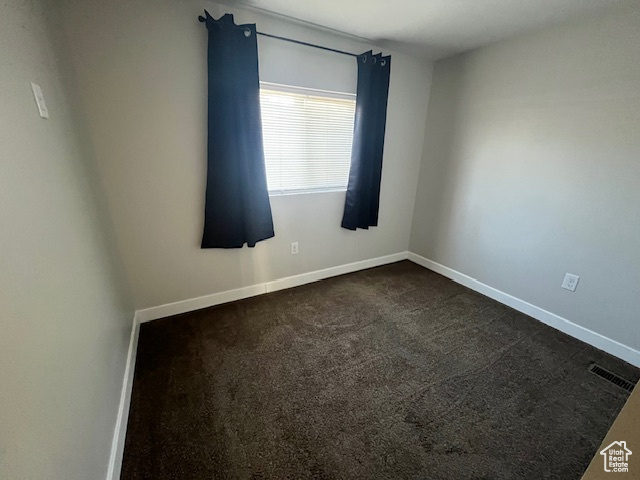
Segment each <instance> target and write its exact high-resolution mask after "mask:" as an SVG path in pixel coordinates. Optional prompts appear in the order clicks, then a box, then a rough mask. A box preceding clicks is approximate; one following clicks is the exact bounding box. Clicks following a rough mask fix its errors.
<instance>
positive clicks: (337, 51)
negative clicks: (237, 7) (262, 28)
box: [198, 16, 358, 57]
mask: <svg viewBox="0 0 640 480" xmlns="http://www.w3.org/2000/svg"><path fill="white" fill-rule="evenodd" d="M198 20H200V22H201V23H204V22H206V21H207V19H206V18H204V17H203V16H199V17H198ZM238 26H240V25H238ZM256 33H257V34H258V35H262V36H263V37H269V38H275V39H276V40H282V41H284V42H290V43H296V44H298V45H304V46H305V47H313V48H319V49H320V50H326V51H327V52H333V53H339V54H341V55H349V56H350V57H357V56H358V54H356V53H351V52H345V51H344V50H337V49H335V48H330V47H324V46H322V45H316V44H315V43H308V42H303V41H302V40H296V39H294V38H288V37H281V36H279V35H272V34H271V33H264V32H258V31H257V30H256Z"/></svg>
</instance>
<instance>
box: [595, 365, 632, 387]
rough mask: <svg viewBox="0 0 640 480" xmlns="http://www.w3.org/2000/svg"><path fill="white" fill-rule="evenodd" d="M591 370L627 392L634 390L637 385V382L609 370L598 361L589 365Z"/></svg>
mask: <svg viewBox="0 0 640 480" xmlns="http://www.w3.org/2000/svg"><path fill="white" fill-rule="evenodd" d="M589 371H590V372H591V373H595V374H596V375H598V376H599V377H602V378H604V379H605V380H607V381H609V382H611V383H613V384H614V385H617V386H619V387H620V388H624V389H625V390H626V391H627V392H631V391H632V390H633V387H635V386H636V384H635V383H633V382H630V381H629V380H625V379H624V378H622V377H619V376H618V375H616V374H615V373H611V372H610V371H609V370H607V369H606V368H602V367H601V366H600V365H598V364H596V363H592V364H591V365H589Z"/></svg>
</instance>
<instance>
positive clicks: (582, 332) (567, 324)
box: [407, 252, 640, 367]
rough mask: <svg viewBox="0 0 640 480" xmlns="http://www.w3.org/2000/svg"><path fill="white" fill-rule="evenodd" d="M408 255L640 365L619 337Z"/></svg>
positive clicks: (637, 356)
mask: <svg viewBox="0 0 640 480" xmlns="http://www.w3.org/2000/svg"><path fill="white" fill-rule="evenodd" d="M407 258H408V259H409V260H411V261H412V262H414V263H417V264H418V265H420V266H422V267H425V268H427V269H429V270H433V271H434V272H436V273H439V274H441V275H443V276H445V277H447V278H450V279H451V280H453V281H454V282H456V283H459V284H461V285H464V286H465V287H468V288H470V289H471V290H475V291H476V292H478V293H481V294H483V295H486V296H487V297H489V298H492V299H494V300H497V301H498V302H500V303H502V304H504V305H507V306H509V307H511V308H513V309H515V310H518V311H519V312H522V313H524V314H526V315H529V316H530V317H533V318H535V319H536V320H539V321H540V322H542V323H544V324H546V325H549V326H550V327H553V328H555V329H556V330H560V331H561V332H563V333H566V334H567V335H570V336H572V337H574V338H577V339H578V340H582V341H583V342H585V343H588V344H589V345H592V346H594V347H596V348H597V349H599V350H602V351H605V352H607V353H609V354H611V355H613V356H615V357H618V358H620V359H622V360H624V361H626V362H628V363H630V364H631V365H634V366H636V367H640V352H639V351H638V350H635V349H633V348H631V347H628V346H627V345H623V344H622V343H620V342H617V341H616V340H612V339H610V338H608V337H605V336H604V335H601V334H599V333H597V332H594V331H592V330H589V329H588V328H584V327H581V326H580V325H577V324H575V323H573V322H571V321H570V320H567V319H566V318H563V317H561V316H559V315H556V314H555V313H551V312H549V311H547V310H545V309H543V308H540V307H536V306H535V305H532V304H531V303H529V302H525V301H524V300H521V299H519V298H516V297H514V296H512V295H509V294H508V293H505V292H502V291H500V290H498V289H495V288H493V287H490V286H489V285H486V284H484V283H482V282H480V281H478V280H476V279H475V278H472V277H470V276H468V275H465V274H464V273H461V272H458V271H457V270H454V269H452V268H449V267H445V266H444V265H442V264H440V263H437V262H434V261H433V260H429V259H428V258H425V257H422V256H420V255H417V254H415V253H412V252H409V253H408V256H407Z"/></svg>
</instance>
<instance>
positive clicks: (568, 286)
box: [562, 273, 580, 292]
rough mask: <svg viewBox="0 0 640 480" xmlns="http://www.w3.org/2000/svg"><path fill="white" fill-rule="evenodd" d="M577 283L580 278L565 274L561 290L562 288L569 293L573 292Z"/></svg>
mask: <svg viewBox="0 0 640 480" xmlns="http://www.w3.org/2000/svg"><path fill="white" fill-rule="evenodd" d="M579 281H580V277H579V276H578V275H574V274H573V273H567V274H565V276H564V280H563V281H562V288H564V289H565V290H569V291H570V292H575V291H576V287H577V286H578V282H579Z"/></svg>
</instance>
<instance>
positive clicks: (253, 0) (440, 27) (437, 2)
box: [232, 0, 637, 60]
mask: <svg viewBox="0 0 640 480" xmlns="http://www.w3.org/2000/svg"><path fill="white" fill-rule="evenodd" d="M625 1H627V0H393V1H392V0H236V1H233V2H232V3H236V4H238V3H241V4H244V5H249V6H252V7H255V8H259V9H260V10H264V11H267V12H271V13H275V14H278V15H284V16H287V17H291V18H294V19H297V20H301V21H304V22H308V23H312V24H315V25H318V26H322V27H325V28H330V29H333V30H338V31H340V32H343V33H348V34H351V35H355V36H358V37H362V38H366V39H368V40H371V41H373V42H374V43H378V44H381V45H387V46H393V47H395V48H397V49H399V50H404V51H409V52H411V53H413V54H417V55H420V56H423V57H425V58H429V59H432V60H435V59H439V58H444V57H447V56H450V55H453V54H456V53H460V52H463V51H465V50H471V49H473V48H477V47H481V46H483V45H488V44H490V43H493V42H495V41H498V40H501V39H504V38H507V37H509V36H512V35H516V34H518V33H522V32H526V31H530V30H535V29H540V28H543V27H545V26H548V25H552V24H554V23H558V22H561V21H563V20H566V19H568V18H571V17H576V16H580V15H588V14H590V13H594V12H596V11H598V10H602V9H604V8H608V7H612V6H614V5H618V4H622V3H623V2H625ZM634 1H637V0H634Z"/></svg>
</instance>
